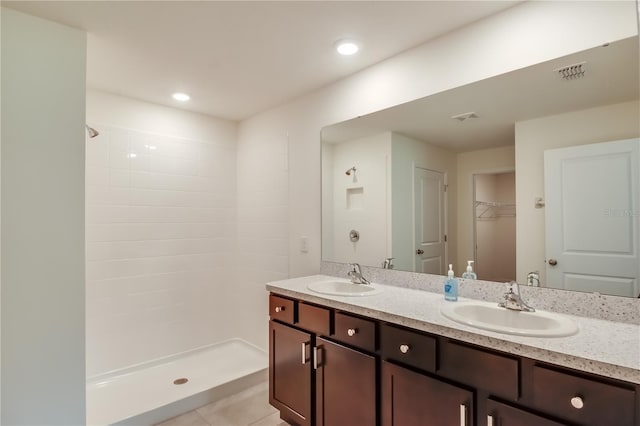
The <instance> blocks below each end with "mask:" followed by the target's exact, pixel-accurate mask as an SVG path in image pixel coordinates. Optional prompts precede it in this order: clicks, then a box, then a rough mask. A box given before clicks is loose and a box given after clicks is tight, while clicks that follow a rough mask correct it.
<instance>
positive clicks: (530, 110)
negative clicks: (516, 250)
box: [322, 37, 640, 152]
mask: <svg viewBox="0 0 640 426" xmlns="http://www.w3.org/2000/svg"><path fill="white" fill-rule="evenodd" d="M638 52H639V45H638V37H632V38H629V39H625V40H620V41H617V42H615V43H611V44H610V45H609V46H607V47H596V48H593V49H589V50H586V51H584V52H578V53H575V54H572V55H569V56H566V57H563V58H557V59H554V60H552V61H549V62H544V63H541V64H537V65H534V66H531V67H527V68H523V69H521V70H517V71H513V72H510V73H506V74H503V75H500V76H497V77H493V78H489V79H486V80H483V81H479V82H476V83H473V84H469V85H467V86H463V87H458V88H455V89H452V90H448V91H445V92H442V93H438V94H435V95H432V96H428V97H426V98H423V99H418V100H416V101H412V102H408V103H406V104H402V105H398V106H396V107H393V108H389V109H386V110H383V111H378V112H375V113H373V114H369V115H366V116H362V117H358V118H355V119H352V120H348V121H345V122H342V123H338V124H335V125H332V126H329V127H325V128H324V129H323V130H322V140H323V141H324V142H327V143H339V142H343V141H348V140H353V139H358V138H362V137H365V136H370V135H375V134H379V133H382V132H387V131H393V132H398V133H401V134H404V135H406V136H410V137H412V138H415V139H418V140H421V141H426V142H429V143H431V144H433V145H438V146H441V147H443V148H446V149H449V150H452V151H457V152H463V151H469V150H475V149H482V148H489V147H495V146H504V145H513V144H514V140H515V134H514V129H515V127H514V123H515V122H517V121H523V120H530V119H533V118H538V117H544V116H548V115H555V114H560V113H564V112H569V111H576V110H582V109H587V108H593V107H596V106H602V105H609V104H614V103H619V102H626V101H631V100H638V98H639V93H640V85H639V80H640V70H639V64H640V61H639V58H638ZM583 61H584V62H586V64H585V70H586V71H585V75H584V77H583V78H580V79H576V80H571V81H566V80H563V79H562V78H560V77H559V75H558V73H556V72H555V71H554V70H555V69H557V68H561V67H564V66H567V65H573V64H577V63H580V62H583ZM467 112H475V113H476V114H477V115H478V118H476V119H468V120H466V121H464V122H459V121H456V120H454V119H452V118H451V117H452V116H455V115H458V114H463V113H467Z"/></svg>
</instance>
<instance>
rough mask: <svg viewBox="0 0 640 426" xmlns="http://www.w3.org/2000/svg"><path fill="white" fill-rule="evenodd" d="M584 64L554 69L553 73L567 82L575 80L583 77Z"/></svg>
mask: <svg viewBox="0 0 640 426" xmlns="http://www.w3.org/2000/svg"><path fill="white" fill-rule="evenodd" d="M585 65H586V62H580V63H578V64H573V65H567V66H566V67H562V68H556V69H555V70H554V71H555V72H557V73H558V75H559V76H560V77H562V78H564V79H565V80H567V81H570V80H577V79H579V78H582V77H584V72H585Z"/></svg>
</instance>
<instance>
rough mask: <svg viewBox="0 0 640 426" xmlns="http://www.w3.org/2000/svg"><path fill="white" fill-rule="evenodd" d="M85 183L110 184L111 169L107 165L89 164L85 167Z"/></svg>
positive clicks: (89, 184)
mask: <svg viewBox="0 0 640 426" xmlns="http://www.w3.org/2000/svg"><path fill="white" fill-rule="evenodd" d="M105 162H106V160H105ZM85 185H86V186H94V185H95V186H107V185H109V169H108V168H107V167H99V166H90V165H87V166H86V168H85Z"/></svg>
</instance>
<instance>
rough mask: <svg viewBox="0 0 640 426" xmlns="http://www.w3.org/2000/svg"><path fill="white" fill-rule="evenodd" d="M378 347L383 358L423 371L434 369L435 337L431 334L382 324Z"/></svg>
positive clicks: (432, 370)
mask: <svg viewBox="0 0 640 426" xmlns="http://www.w3.org/2000/svg"><path fill="white" fill-rule="evenodd" d="M380 348H381V351H382V357H383V359H388V360H393V361H397V362H400V363H402V364H406V365H410V366H412V367H417V368H420V369H422V370H424V371H429V372H435V371H436V339H435V337H433V336H430V335H427V334H423V333H420V332H419V331H413V330H407V329H404V328H399V327H394V326H392V325H389V324H383V325H382V327H381V329H380Z"/></svg>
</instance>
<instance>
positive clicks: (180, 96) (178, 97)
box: [172, 93, 191, 102]
mask: <svg viewBox="0 0 640 426" xmlns="http://www.w3.org/2000/svg"><path fill="white" fill-rule="evenodd" d="M172 96H173V99H175V100H176V101H180V102H186V101H188V100H189V99H191V96H189V95H187V94H186V93H174V94H173V95H172Z"/></svg>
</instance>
